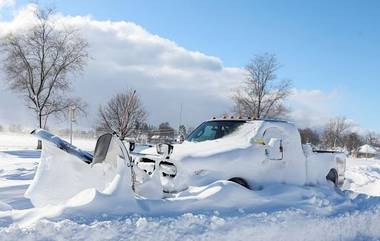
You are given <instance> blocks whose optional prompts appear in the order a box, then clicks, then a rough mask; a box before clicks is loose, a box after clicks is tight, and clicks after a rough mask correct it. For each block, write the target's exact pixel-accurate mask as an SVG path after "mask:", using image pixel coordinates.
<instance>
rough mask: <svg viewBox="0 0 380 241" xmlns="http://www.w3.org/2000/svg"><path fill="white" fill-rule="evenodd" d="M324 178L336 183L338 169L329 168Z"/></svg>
mask: <svg viewBox="0 0 380 241" xmlns="http://www.w3.org/2000/svg"><path fill="white" fill-rule="evenodd" d="M326 180H328V181H331V182H333V183H334V184H335V185H338V171H337V170H336V169H335V168H331V169H330V171H329V173H327V175H326Z"/></svg>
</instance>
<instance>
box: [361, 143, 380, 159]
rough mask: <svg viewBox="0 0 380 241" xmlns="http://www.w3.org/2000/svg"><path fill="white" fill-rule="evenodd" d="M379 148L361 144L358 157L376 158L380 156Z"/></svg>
mask: <svg viewBox="0 0 380 241" xmlns="http://www.w3.org/2000/svg"><path fill="white" fill-rule="evenodd" d="M379 154H380V153H379V150H377V149H376V148H375V147H373V146H371V145H368V144H365V145H363V146H361V147H360V148H359V150H358V152H357V157H358V158H374V157H378V156H379Z"/></svg>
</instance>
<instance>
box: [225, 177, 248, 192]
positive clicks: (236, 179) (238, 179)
mask: <svg viewBox="0 0 380 241" xmlns="http://www.w3.org/2000/svg"><path fill="white" fill-rule="evenodd" d="M228 181H230V182H234V183H237V184H239V185H241V186H243V187H245V188H247V189H250V188H249V185H248V183H247V181H246V180H244V179H243V178H241V177H233V178H230V179H228Z"/></svg>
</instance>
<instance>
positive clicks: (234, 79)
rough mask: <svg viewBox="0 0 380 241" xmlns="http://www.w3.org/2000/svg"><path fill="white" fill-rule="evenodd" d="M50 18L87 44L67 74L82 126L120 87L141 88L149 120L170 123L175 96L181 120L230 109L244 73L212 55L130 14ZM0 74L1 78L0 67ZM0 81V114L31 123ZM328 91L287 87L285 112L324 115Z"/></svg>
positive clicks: (27, 17)
mask: <svg viewBox="0 0 380 241" xmlns="http://www.w3.org/2000/svg"><path fill="white" fill-rule="evenodd" d="M2 2H4V0H3V1H1V0H0V6H1V3H2ZM5 2H11V1H5ZM3 4H4V3H3ZM35 7H36V6H35V5H32V4H30V5H27V6H26V7H24V8H23V9H21V10H20V11H18V12H17V14H16V15H15V16H14V17H13V18H12V19H11V20H9V21H0V36H4V35H5V34H7V33H9V32H12V31H13V32H17V31H23V30H24V29H26V28H28V27H29V26H30V25H31V24H32V23H33V21H34V20H33V14H32V13H33V10H34V9H35ZM54 21H56V23H57V24H58V26H60V27H74V28H77V29H79V30H80V31H81V32H82V34H83V37H85V38H86V39H87V40H88V41H89V44H90V49H89V53H90V56H91V59H90V61H89V63H88V65H87V66H86V68H85V71H84V73H83V75H81V76H73V89H74V94H75V95H78V96H81V97H82V98H83V99H84V100H85V101H87V103H88V104H89V115H88V117H87V119H85V120H82V121H81V123H80V124H81V125H82V126H86V127H92V126H93V125H94V123H95V120H96V111H97V109H98V107H99V105H100V104H103V103H105V102H106V101H107V100H108V99H109V98H110V97H111V96H112V95H114V94H115V93H116V92H120V91H123V90H127V89H128V88H133V89H136V90H137V92H138V93H139V94H140V95H141V97H142V100H143V102H144V104H145V107H146V109H147V110H148V112H149V121H150V122H151V123H153V124H158V123H160V122H162V121H170V123H171V124H172V125H174V126H177V125H178V124H179V123H178V122H179V111H180V106H181V104H182V105H183V116H182V120H183V123H184V124H186V125H189V126H194V125H196V124H198V123H199V122H201V121H203V120H205V119H208V118H210V117H211V116H214V115H220V114H221V113H224V112H226V111H228V110H230V108H231V105H232V103H231V100H230V96H231V91H232V90H233V89H236V88H237V87H238V86H239V85H240V83H241V82H242V80H243V79H244V76H245V71H244V69H242V68H239V67H226V66H224V65H223V62H222V60H220V59H219V58H217V57H214V56H209V55H206V54H204V53H201V52H198V51H192V50H188V49H185V48H183V47H181V46H178V45H177V44H176V43H175V42H173V41H171V40H168V39H165V38H162V37H160V36H157V35H155V34H152V33H150V32H148V31H146V30H145V29H144V28H143V27H141V26H139V25H137V24H135V23H132V22H126V21H117V22H116V21H99V20H96V19H93V18H92V17H89V16H67V15H62V14H60V13H58V14H56V15H55V16H54ZM0 78H4V76H3V75H1V73H0ZM1 85H2V87H1V88H0V121H2V122H5V123H14V122H16V123H20V124H25V123H33V121H34V119H33V116H31V115H30V112H28V111H27V110H26V109H25V108H24V107H23V104H22V101H21V100H19V98H18V97H17V95H14V94H10V93H9V92H7V91H6V89H5V87H4V85H3V84H1ZM333 98H335V95H334V93H331V94H330V93H328V94H325V93H323V92H321V91H318V90H312V91H307V90H294V92H293V95H292V96H291V97H290V99H289V105H291V107H292V114H291V117H292V118H293V119H294V120H295V121H296V122H297V123H299V124H300V125H301V126H313V125H315V124H317V123H319V124H320V123H321V120H323V121H325V120H326V119H327V118H328V116H329V110H331V105H330V103H329V102H330V100H332V99H333ZM63 125H64V124H63ZM31 126H32V125H31Z"/></svg>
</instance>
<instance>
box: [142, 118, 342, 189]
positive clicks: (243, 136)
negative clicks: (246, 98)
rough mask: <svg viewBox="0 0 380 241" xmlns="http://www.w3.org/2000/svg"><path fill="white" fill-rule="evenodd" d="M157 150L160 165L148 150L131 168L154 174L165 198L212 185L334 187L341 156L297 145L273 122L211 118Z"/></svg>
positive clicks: (288, 129)
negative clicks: (227, 182) (180, 139)
mask: <svg viewBox="0 0 380 241" xmlns="http://www.w3.org/2000/svg"><path fill="white" fill-rule="evenodd" d="M160 147H162V145H159V146H158V148H157V151H158V152H159V153H166V154H165V155H164V156H165V157H164V159H163V160H162V157H159V156H157V155H155V152H156V150H155V148H150V149H146V150H144V151H143V152H142V154H143V155H141V154H140V155H137V156H136V157H135V163H136V166H137V167H139V168H140V169H143V170H144V172H145V173H146V174H147V176H152V173H153V172H154V171H157V169H158V171H159V172H161V175H160V180H161V184H162V186H163V190H164V192H166V193H175V192H178V191H181V190H184V189H186V188H187V187H188V186H202V185H207V184H208V183H211V182H213V181H216V180H230V181H234V182H237V183H239V184H241V185H243V186H245V187H247V188H250V189H257V188H261V186H262V185H263V184H265V183H272V182H281V183H289V184H297V185H304V184H318V183H325V182H326V180H328V181H331V182H333V183H334V184H335V185H336V186H340V185H342V184H343V181H344V173H345V168H346V156H345V155H344V154H343V153H339V152H332V151H321V150H314V149H313V148H312V146H311V145H308V144H307V145H301V139H300V134H299V132H298V129H297V128H296V126H295V125H294V124H292V123H289V122H286V121H278V120H250V119H245V120H242V119H214V120H210V121H206V122H204V123H202V124H201V125H200V126H198V127H197V128H196V129H195V130H194V131H193V132H192V133H190V135H189V136H188V137H187V138H186V140H185V141H184V142H183V143H182V144H174V145H173V146H171V145H169V148H168V147H166V148H165V149H166V150H164V151H162V150H160V149H161V148H160ZM168 149H169V151H168ZM160 158H161V159H160ZM147 180H149V178H148V177H145V178H140V179H137V181H138V182H140V183H144V182H145V181H147Z"/></svg>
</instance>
